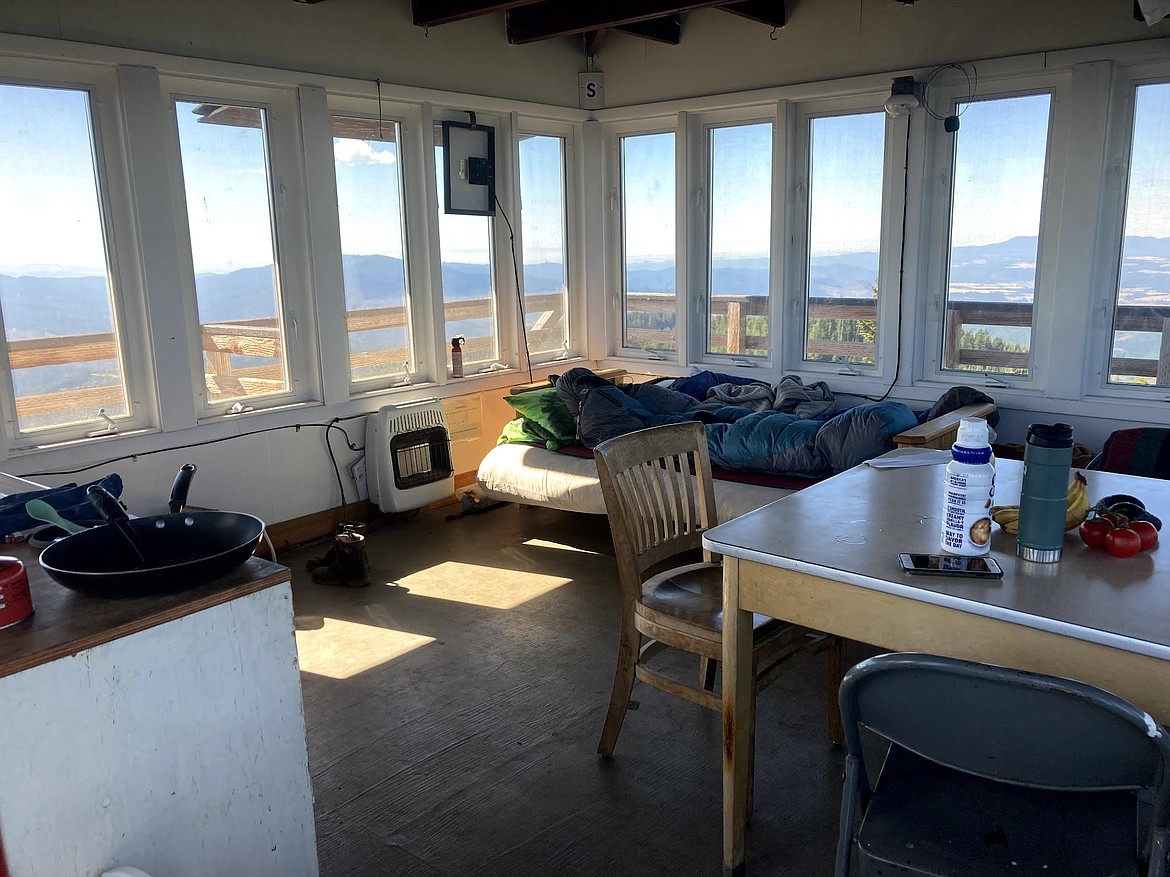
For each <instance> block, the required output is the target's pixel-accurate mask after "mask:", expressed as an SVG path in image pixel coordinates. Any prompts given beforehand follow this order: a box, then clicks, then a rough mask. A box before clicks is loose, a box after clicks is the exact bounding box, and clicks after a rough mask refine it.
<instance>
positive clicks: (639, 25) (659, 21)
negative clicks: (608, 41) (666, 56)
mask: <svg viewBox="0 0 1170 877" xmlns="http://www.w3.org/2000/svg"><path fill="white" fill-rule="evenodd" d="M614 30H620V31H621V32H622V33H628V34H630V35H631V36H635V37H644V38H646V39H648V40H654V41H655V42H657V43H667V44H668V45H671V46H677V45H678V44H679V41H680V40H681V39H682V15H680V14H679V13H677V12H676V13H675V14H674V15H666V16H663V17H662V18H651V19H649V20H647V21H636V22H634V23H633V24H622V25H618V26H617V27H615V28H614Z"/></svg>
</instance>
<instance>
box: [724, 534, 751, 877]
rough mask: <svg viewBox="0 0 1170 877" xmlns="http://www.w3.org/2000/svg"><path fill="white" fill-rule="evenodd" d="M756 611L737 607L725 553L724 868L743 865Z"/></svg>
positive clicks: (738, 871)
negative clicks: (753, 627) (753, 634)
mask: <svg viewBox="0 0 1170 877" xmlns="http://www.w3.org/2000/svg"><path fill="white" fill-rule="evenodd" d="M754 685H755V679H754V678H753V673H752V616H751V613H749V612H744V611H742V610H740V608H739V561H738V560H737V559H736V558H733V557H725V558H723V872H724V874H727V875H734V877H739V875H742V874H744V873H745V869H744V824H745V822H746V819H747V804H748V770H749V759H748V753H749V750H750V747H751V740H752V734H753V733H754V730H755V728H754V725H755V716H754V715H753V714H752V696H751V693H752V686H754Z"/></svg>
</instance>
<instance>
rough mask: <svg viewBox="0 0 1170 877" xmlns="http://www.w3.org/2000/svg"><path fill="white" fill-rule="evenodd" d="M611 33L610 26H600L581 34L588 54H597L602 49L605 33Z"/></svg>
mask: <svg viewBox="0 0 1170 877" xmlns="http://www.w3.org/2000/svg"><path fill="white" fill-rule="evenodd" d="M607 33H609V29H608V28H604V27H601V28H598V29H597V30H587V31H585V32H584V33H583V34H581V42H582V44H583V45H584V47H585V54H586V55H596V54H597V53H598V52H600V51H601V44H602V43H604V42H605V35H606V34H607Z"/></svg>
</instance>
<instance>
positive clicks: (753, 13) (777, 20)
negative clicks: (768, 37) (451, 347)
mask: <svg viewBox="0 0 1170 877" xmlns="http://www.w3.org/2000/svg"><path fill="white" fill-rule="evenodd" d="M721 8H722V9H723V11H724V12H730V13H732V14H733V15H742V16H743V17H744V18H750V19H751V20H752V21H758V22H760V24H766V25H768V27H784V25H785V24H787V21H786V18H785V14H784V0H739V2H737V3H727V4H724V6H723V7H721Z"/></svg>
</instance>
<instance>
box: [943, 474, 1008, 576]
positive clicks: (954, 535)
mask: <svg viewBox="0 0 1170 877" xmlns="http://www.w3.org/2000/svg"><path fill="white" fill-rule="evenodd" d="M994 477H995V474H994V469H993V468H992V467H991V466H990V465H980V466H955V465H954V464H952V465H951V466H948V467H947V471H946V476H945V478H944V481H943V524H942V548H943V550H944V551H949V552H951V553H952V554H962V555H968V556H970V555H978V554H987V553H988V552H989V551H991V499H992V495H993V484H994Z"/></svg>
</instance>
